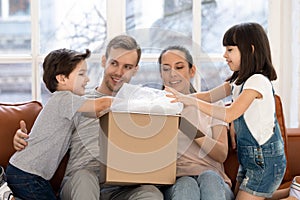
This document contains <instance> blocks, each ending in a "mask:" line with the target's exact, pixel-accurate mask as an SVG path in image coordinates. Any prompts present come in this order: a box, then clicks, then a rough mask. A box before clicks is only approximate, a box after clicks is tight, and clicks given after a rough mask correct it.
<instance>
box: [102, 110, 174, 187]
mask: <svg viewBox="0 0 300 200" xmlns="http://www.w3.org/2000/svg"><path fill="white" fill-rule="evenodd" d="M178 119H179V116H164V115H149V114H139V113H121V112H109V113H107V114H105V115H104V116H102V117H101V118H100V126H101V129H102V130H101V132H102V133H101V136H100V148H101V149H100V151H101V152H100V154H101V161H102V164H103V165H102V168H101V177H100V181H101V182H102V183H106V184H136V183H149V184H173V183H174V182H175V179H176V159H177V133H178Z"/></svg>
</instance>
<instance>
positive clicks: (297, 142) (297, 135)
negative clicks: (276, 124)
mask: <svg viewBox="0 0 300 200" xmlns="http://www.w3.org/2000/svg"><path fill="white" fill-rule="evenodd" d="M287 136H288V158H289V159H288V162H289V166H290V172H291V175H292V176H293V177H294V176H296V175H298V176H299V175H300V164H299V163H300V162H299V152H300V128H287Z"/></svg>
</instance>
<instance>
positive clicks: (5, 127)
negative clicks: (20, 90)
mask: <svg viewBox="0 0 300 200" xmlns="http://www.w3.org/2000/svg"><path fill="white" fill-rule="evenodd" d="M42 107H43V106H42V104H41V103H40V102H38V101H30V102H24V103H14V104H6V103H0V127H1V128H0V165H1V166H3V167H4V168H6V166H7V164H8V161H9V158H10V156H11V155H12V154H13V153H14V152H15V150H14V148H13V137H14V135H15V132H16V130H17V129H19V127H20V123H19V122H20V120H24V121H25V123H26V125H27V129H28V132H29V131H30V130H31V127H32V125H33V123H34V121H35V119H36V117H37V115H38V114H39V112H40V111H41V109H42Z"/></svg>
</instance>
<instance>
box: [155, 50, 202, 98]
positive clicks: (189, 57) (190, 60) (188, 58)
mask: <svg viewBox="0 0 300 200" xmlns="http://www.w3.org/2000/svg"><path fill="white" fill-rule="evenodd" d="M169 50H178V51H181V52H183V53H184V56H185V59H186V61H187V62H188V65H189V68H190V69H191V68H192V67H193V64H194V61H193V57H192V55H191V53H190V52H189V50H188V49H187V48H185V47H183V46H178V45H174V46H168V47H167V48H165V49H163V50H162V51H161V53H160V55H159V57H158V64H159V71H160V73H161V60H162V57H163V55H164V54H165V53H166V52H167V51H169ZM162 89H164V86H162ZM190 92H191V93H195V92H197V91H196V89H195V88H194V87H193V85H192V84H191V83H190Z"/></svg>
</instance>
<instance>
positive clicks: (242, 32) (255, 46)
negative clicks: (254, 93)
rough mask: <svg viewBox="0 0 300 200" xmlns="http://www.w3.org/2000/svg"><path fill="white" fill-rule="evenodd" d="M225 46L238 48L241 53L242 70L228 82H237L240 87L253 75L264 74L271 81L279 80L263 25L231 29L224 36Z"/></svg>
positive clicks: (252, 24) (241, 26)
mask: <svg viewBox="0 0 300 200" xmlns="http://www.w3.org/2000/svg"><path fill="white" fill-rule="evenodd" d="M223 46H237V47H238V49H239V51H240V53H241V64H240V70H239V71H235V72H234V73H233V74H232V76H231V77H229V78H228V79H227V80H226V81H229V82H233V81H236V84H237V85H240V84H242V83H243V82H245V81H246V80H247V79H248V78H249V77H250V76H252V75H253V74H263V75H264V76H266V77H268V79H269V80H270V81H273V80H276V79H277V75H276V71H275V69H274V67H273V64H272V59H271V50H270V45H269V40H268V37H267V34H266V32H265V31H264V29H263V27H262V26H261V25H259V24H257V23H242V24H238V25H235V26H233V27H231V28H230V29H229V30H227V31H226V33H225V34H224V37H223Z"/></svg>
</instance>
